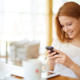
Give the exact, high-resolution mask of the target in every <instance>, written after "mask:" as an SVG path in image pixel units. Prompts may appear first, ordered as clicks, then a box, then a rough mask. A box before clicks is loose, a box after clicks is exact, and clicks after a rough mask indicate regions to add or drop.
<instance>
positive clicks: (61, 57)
mask: <svg viewBox="0 0 80 80" xmlns="http://www.w3.org/2000/svg"><path fill="white" fill-rule="evenodd" d="M54 51H55V52H57V53H59V54H57V55H55V56H53V57H52V58H51V57H50V58H51V59H52V60H53V59H56V60H55V63H60V64H63V65H64V66H66V67H68V68H71V67H72V66H73V64H74V62H73V61H72V60H71V59H70V58H69V57H68V56H67V55H66V54H64V53H63V52H61V51H59V50H56V49H54Z"/></svg>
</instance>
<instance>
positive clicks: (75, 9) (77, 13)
mask: <svg viewBox="0 0 80 80" xmlns="http://www.w3.org/2000/svg"><path fill="white" fill-rule="evenodd" d="M59 16H70V17H74V18H76V19H78V18H79V17H80V5H79V4H77V3H76V2H66V3H65V4H63V5H62V6H61V7H60V8H59V10H58V12H57V14H56V17H55V26H56V32H57V36H58V39H59V40H60V41H61V42H62V43H64V42H65V41H68V40H70V38H69V36H68V35H67V34H66V33H65V32H64V31H63V30H62V26H61V25H60V22H59Z"/></svg>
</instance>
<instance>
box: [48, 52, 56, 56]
mask: <svg viewBox="0 0 80 80" xmlns="http://www.w3.org/2000/svg"><path fill="white" fill-rule="evenodd" d="M55 54H56V52H53V53H50V54H49V55H48V56H49V57H51V56H54V55H55Z"/></svg>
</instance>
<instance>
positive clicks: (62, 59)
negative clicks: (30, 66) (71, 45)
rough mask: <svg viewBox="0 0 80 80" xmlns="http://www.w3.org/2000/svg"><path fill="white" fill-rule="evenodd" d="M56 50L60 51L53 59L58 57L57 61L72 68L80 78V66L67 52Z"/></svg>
mask: <svg viewBox="0 0 80 80" xmlns="http://www.w3.org/2000/svg"><path fill="white" fill-rule="evenodd" d="M54 51H55V52H58V53H59V54H58V55H55V56H54V57H52V59H55V58H56V60H55V63H60V64H63V65H64V66H66V67H68V68H70V69H71V70H72V71H73V72H74V73H75V74H76V75H77V76H78V77H79V78H80V66H79V65H77V64H76V63H74V62H73V61H72V60H71V59H70V58H69V57H68V56H67V55H66V54H65V53H63V52H61V51H59V50H56V49H54Z"/></svg>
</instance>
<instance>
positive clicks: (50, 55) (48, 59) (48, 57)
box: [47, 50, 56, 71]
mask: <svg viewBox="0 0 80 80" xmlns="http://www.w3.org/2000/svg"><path fill="white" fill-rule="evenodd" d="M54 54H56V52H53V53H50V50H48V56H47V64H48V66H49V70H50V71H52V70H53V69H54V63H55V59H54V58H52V57H53V55H54Z"/></svg>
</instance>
